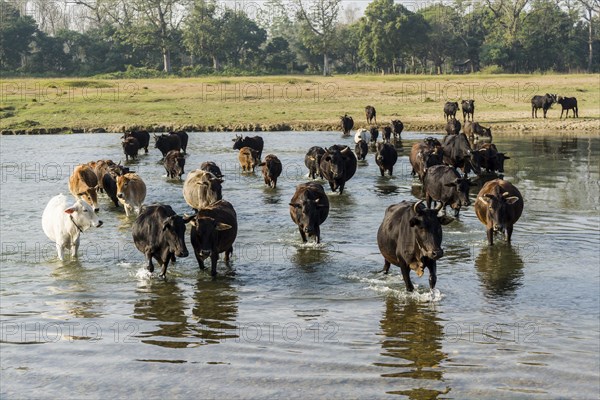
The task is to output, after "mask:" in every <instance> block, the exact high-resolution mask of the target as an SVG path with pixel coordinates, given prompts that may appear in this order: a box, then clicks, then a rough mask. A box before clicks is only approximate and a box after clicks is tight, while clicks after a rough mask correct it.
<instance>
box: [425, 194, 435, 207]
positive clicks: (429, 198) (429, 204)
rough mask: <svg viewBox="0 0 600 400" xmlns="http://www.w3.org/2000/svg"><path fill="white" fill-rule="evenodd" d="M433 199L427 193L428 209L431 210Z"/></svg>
mask: <svg viewBox="0 0 600 400" xmlns="http://www.w3.org/2000/svg"><path fill="white" fill-rule="evenodd" d="M432 200H433V199H432V198H431V196H430V195H429V193H427V192H425V201H426V202H427V208H431V201H432Z"/></svg>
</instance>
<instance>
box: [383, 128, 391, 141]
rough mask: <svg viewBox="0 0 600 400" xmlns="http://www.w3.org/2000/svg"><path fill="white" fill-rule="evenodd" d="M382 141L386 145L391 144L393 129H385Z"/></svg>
mask: <svg viewBox="0 0 600 400" xmlns="http://www.w3.org/2000/svg"><path fill="white" fill-rule="evenodd" d="M382 139H383V142H384V143H389V142H390V140H391V139H392V128H391V127H389V126H384V127H383V133H382Z"/></svg>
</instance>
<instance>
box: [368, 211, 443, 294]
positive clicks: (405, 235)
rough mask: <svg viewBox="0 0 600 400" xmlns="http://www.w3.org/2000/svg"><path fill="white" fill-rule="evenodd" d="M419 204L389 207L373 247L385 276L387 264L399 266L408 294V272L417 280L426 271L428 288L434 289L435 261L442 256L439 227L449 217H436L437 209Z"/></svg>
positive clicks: (412, 288) (409, 289) (409, 286)
mask: <svg viewBox="0 0 600 400" xmlns="http://www.w3.org/2000/svg"><path fill="white" fill-rule="evenodd" d="M422 203H423V200H421V201H419V202H417V203H413V202H408V201H403V202H401V203H399V204H394V205H391V206H389V207H388V208H387V209H386V210H385V215H384V217H383V222H382V223H381V225H380V226H379V229H378V231H377V245H378V246H379V251H380V252H381V254H382V255H383V258H384V259H385V262H384V265H383V272H384V273H386V274H387V273H388V271H389V269H390V265H391V264H394V265H397V266H399V267H400V270H401V272H402V278H403V279H404V283H405V285H406V290H408V291H409V292H412V291H413V290H414V286H413V284H412V282H411V280H410V270H411V269H412V270H414V271H415V272H416V273H417V275H418V276H419V277H420V276H422V275H423V272H424V269H425V268H428V269H429V287H430V288H431V289H434V288H435V284H436V282H437V272H436V270H437V265H436V260H438V259H439V258H441V257H442V256H443V255H444V251H443V250H442V248H441V244H442V225H446V224H448V223H450V222H451V221H452V219H451V218H450V217H446V216H442V217H438V216H437V214H438V211H439V208H438V209H434V210H432V209H429V208H426V207H424V205H423V204H422Z"/></svg>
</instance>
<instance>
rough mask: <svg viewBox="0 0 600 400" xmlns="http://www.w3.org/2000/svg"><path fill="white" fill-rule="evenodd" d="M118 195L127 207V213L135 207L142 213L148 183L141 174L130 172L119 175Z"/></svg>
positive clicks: (124, 206)
mask: <svg viewBox="0 0 600 400" xmlns="http://www.w3.org/2000/svg"><path fill="white" fill-rule="evenodd" d="M117 197H118V199H119V201H120V202H121V203H122V204H123V208H125V214H126V215H127V216H129V213H130V212H131V211H133V210H134V209H135V211H136V212H137V214H138V215H139V214H140V211H141V209H142V204H143V203H144V199H145V198H146V184H145V183H144V181H143V180H142V178H140V176H139V175H138V174H136V173H134V172H129V173H127V174H123V175H121V176H118V177H117Z"/></svg>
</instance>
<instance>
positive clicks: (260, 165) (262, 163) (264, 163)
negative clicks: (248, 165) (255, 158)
mask: <svg viewBox="0 0 600 400" xmlns="http://www.w3.org/2000/svg"><path fill="white" fill-rule="evenodd" d="M265 165H267V163H266V162H264V161H263V162H261V163H260V164H258V166H259V167H264V166H265Z"/></svg>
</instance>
